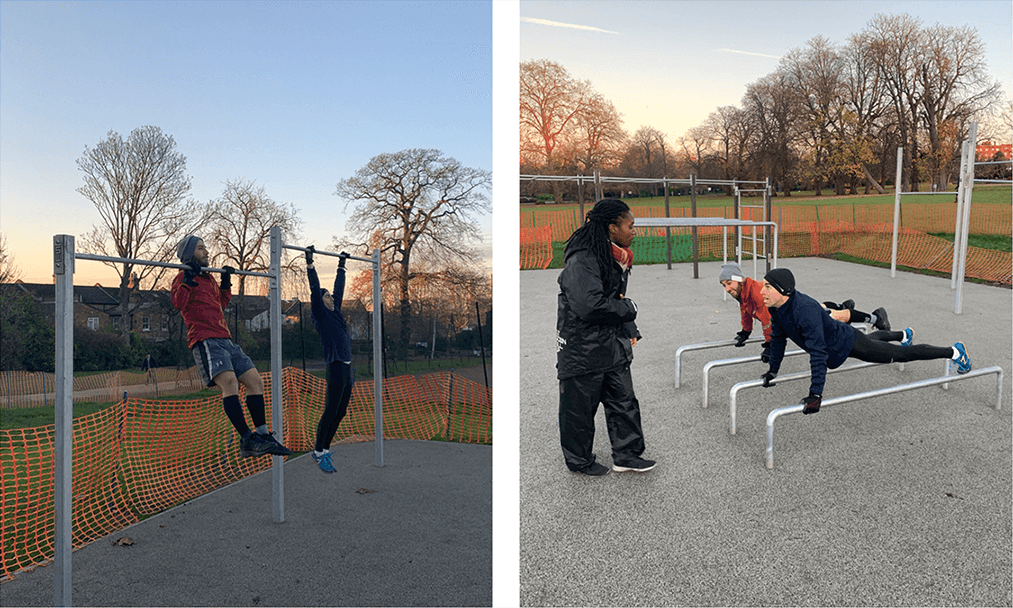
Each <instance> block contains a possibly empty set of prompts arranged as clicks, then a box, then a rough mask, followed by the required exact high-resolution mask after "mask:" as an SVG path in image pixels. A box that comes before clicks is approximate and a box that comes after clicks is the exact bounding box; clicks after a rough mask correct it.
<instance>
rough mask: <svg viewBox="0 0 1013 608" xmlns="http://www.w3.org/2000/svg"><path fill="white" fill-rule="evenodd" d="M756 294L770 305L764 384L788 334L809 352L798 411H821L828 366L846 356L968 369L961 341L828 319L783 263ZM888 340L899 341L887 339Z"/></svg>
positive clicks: (775, 367)
mask: <svg viewBox="0 0 1013 608" xmlns="http://www.w3.org/2000/svg"><path fill="white" fill-rule="evenodd" d="M760 296H761V297H762V298H763V302H764V304H766V305H767V307H768V309H769V310H770V320H771V326H772V331H771V337H770V369H769V370H768V371H767V373H765V374H763V376H761V378H763V386H773V384H772V383H771V381H772V380H773V379H774V378H776V377H777V372H778V371H779V370H780V369H781V360H782V359H783V358H784V350H785V347H786V345H787V341H788V340H789V339H790V340H791V341H792V342H794V343H795V344H797V345H798V346H799V348H801V349H803V350H804V351H806V352H807V353H809V367H810V370H811V378H810V384H809V395H808V396H807V397H805V398H804V399H802V401H801V404H802V405H804V406H805V407H804V408H803V409H802V413H803V414H815V413H816V412H818V411H820V404H821V403H822V401H823V385H824V383H825V382H826V377H827V369H836V368H837V367H840V365H841V364H842V363H844V361H845V360H846V359H847V358H848V357H853V358H855V359H858V360H859V361H868V362H870V363H895V362H896V363H904V362H907V361H924V360H929V359H952V360H953V361H954V362H955V363H956V366H957V373H960V374H966V373H967V372H969V371H971V358H970V357H969V356H968V355H967V350H966V349H965V348H964V344H963V342H957V343H955V344H954V345H953V346H952V347H950V346H930V345H928V344H918V345H915V344H914V330H913V329H911V328H910V327H908V328H907V329H905V330H904V331H876V332H873V333H871V334H868V335H866V334H863V333H861V332H859V331H856V330H855V328H854V327H852V326H851V325H848V324H845V323H842V322H840V321H837V320H835V319H832V318H831V317H830V315H828V314H827V313H826V310H825V309H824V308H823V307H822V306H820V304H819V303H818V302H817V301H816V300H814V299H812V298H811V297H809V296H807V295H806V294H804V293H801V292H798V291H795V277H794V275H792V274H791V271H790V270H788V269H787V268H775V269H773V270H771V271H770V272H768V273H767V274H766V276H764V277H763V287H761V288H760ZM891 342H900V344H892V343H891Z"/></svg>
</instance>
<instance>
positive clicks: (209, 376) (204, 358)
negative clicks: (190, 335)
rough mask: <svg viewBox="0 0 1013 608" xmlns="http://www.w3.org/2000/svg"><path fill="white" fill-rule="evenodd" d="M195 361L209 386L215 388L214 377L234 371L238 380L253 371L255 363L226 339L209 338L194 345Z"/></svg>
mask: <svg viewBox="0 0 1013 608" xmlns="http://www.w3.org/2000/svg"><path fill="white" fill-rule="evenodd" d="M192 350H193V360H194V362H195V363H196V364H197V369H199V370H200V376H201V379H202V380H204V384H205V385H207V386H214V385H215V381H214V377H215V376H217V375H218V374H220V373H222V372H227V371H232V372H234V373H235V374H236V378H238V377H240V376H242V375H243V374H245V373H246V372H248V371H250V370H251V369H253V361H251V360H250V358H249V357H247V356H246V353H244V352H243V349H242V348H240V347H239V345H238V344H236V343H235V342H233V341H232V340H228V339H226V338H208V339H207V340H201V341H200V342H198V343H196V344H194V345H193V349H192Z"/></svg>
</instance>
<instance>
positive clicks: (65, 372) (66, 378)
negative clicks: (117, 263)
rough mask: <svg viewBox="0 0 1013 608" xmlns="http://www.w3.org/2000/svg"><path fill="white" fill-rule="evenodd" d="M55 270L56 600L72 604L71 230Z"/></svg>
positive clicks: (56, 242) (61, 240) (56, 249)
mask: <svg viewBox="0 0 1013 608" xmlns="http://www.w3.org/2000/svg"><path fill="white" fill-rule="evenodd" d="M53 273H54V274H55V275H56V401H55V402H54V405H55V406H56V416H55V424H56V437H55V439H54V443H53V474H54V495H55V496H54V498H55V505H54V506H55V509H56V518H55V522H54V524H55V526H54V530H53V547H54V548H55V549H56V555H55V556H54V558H53V559H54V565H55V568H56V570H55V572H54V573H53V582H54V586H55V595H54V605H56V606H70V605H71V589H72V585H71V580H72V576H71V573H72V570H71V553H72V551H73V548H74V545H73V543H74V529H73V518H74V500H73V498H74V493H73V487H74V452H73V448H74V237H72V236H70V235H67V234H59V235H56V236H54V237H53Z"/></svg>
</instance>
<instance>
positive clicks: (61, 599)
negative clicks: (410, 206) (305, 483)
mask: <svg viewBox="0 0 1013 608" xmlns="http://www.w3.org/2000/svg"><path fill="white" fill-rule="evenodd" d="M282 249H294V250H299V251H306V249H305V248H303V247H297V246H294V245H285V244H284V243H282V242H281V229H280V228H278V227H274V228H271V264H270V270H269V271H268V272H266V273H264V272H252V271H247V270H237V271H235V272H234V274H238V275H247V276H255V277H266V278H269V279H270V312H269V314H270V330H271V404H272V408H271V409H272V415H271V426H272V428H273V429H274V431H275V432H277V433H279V434H281V435H282V437H284V433H283V430H284V429H283V428H282V427H283V417H282V409H283V407H284V403H283V401H282V399H283V398H282V390H281V376H282V370H281V360H282V357H281V318H282V314H281V254H282ZM316 254H317V255H328V256H333V257H343V255H344V257H348V258H349V259H353V260H359V261H362V262H369V263H371V264H372V265H373V409H374V419H375V424H376V438H375V443H376V466H378V467H382V466H383V354H382V350H381V348H382V341H381V340H380V337H381V336H382V335H383V327H382V325H381V322H382V321H381V317H382V315H380V314H379V313H380V310H381V306H382V298H381V292H380V250H379V249H374V250H373V257H372V258H362V257H357V256H352V255H347V254H338V253H332V252H329V251H317V252H316ZM75 260H95V261H101V262H120V263H131V264H138V265H147V266H160V267H164V268H178V269H180V270H183V269H186V268H187V266H183V265H182V264H173V263H169V262H156V261H152V260H135V259H129V258H117V257H109V256H101V255H93V254H88V253H76V252H75V251H74V237H73V236H70V235H66V234H60V235H56V236H54V237H53V273H54V275H55V277H56V387H55V388H56V399H55V401H54V405H55V406H56V414H55V437H54V442H53V475H54V486H55V487H54V507H55V522H54V523H55V528H54V534H53V535H54V539H53V540H54V542H53V546H54V549H55V555H54V558H53V562H54V564H55V571H54V577H53V580H54V586H55V605H56V606H70V605H71V589H72V585H71V580H72V576H71V572H72V570H71V553H72V551H73V475H74V466H73V464H74V461H73V440H74V433H73V418H74V412H73V396H74V266H75V264H74V262H75ZM204 270H205V271H208V272H216V273H222V272H225V270H224V269H222V268H204ZM271 468H272V477H273V501H272V502H273V512H274V522H275V523H282V522H284V521H285V469H284V460H283V457H282V456H272V467H271Z"/></svg>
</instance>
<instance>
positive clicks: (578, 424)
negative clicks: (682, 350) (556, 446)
mask: <svg viewBox="0 0 1013 608" xmlns="http://www.w3.org/2000/svg"><path fill="white" fill-rule="evenodd" d="M599 403H601V404H602V405H603V406H605V426H606V427H607V428H608V434H609V441H610V442H611V443H612V461H613V462H614V463H615V464H617V465H620V466H622V465H624V464H628V463H629V461H630V459H632V458H635V457H638V456H640V455H641V454H643V453H644V431H643V427H642V426H641V424H640V402H639V401H637V397H636V395H634V394H633V376H632V375H631V374H630V366H629V365H626V366H625V367H622V368H620V369H617V370H613V371H608V372H595V373H590V374H584V375H582V376H575V377H573V378H567V379H565V380H560V381H559V440H560V444H561V445H562V447H563V458H564V459H565V460H566V466H567V468H569V469H570V470H571V471H580V470H582V469H584V468H586V467H588V466H590V465H591V464H593V463H594V460H595V456H594V453H593V451H592V450H593V448H594V416H595V414H596V413H597V412H598V404H599Z"/></svg>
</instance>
